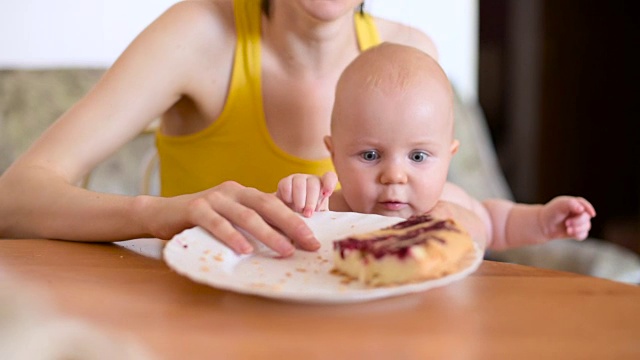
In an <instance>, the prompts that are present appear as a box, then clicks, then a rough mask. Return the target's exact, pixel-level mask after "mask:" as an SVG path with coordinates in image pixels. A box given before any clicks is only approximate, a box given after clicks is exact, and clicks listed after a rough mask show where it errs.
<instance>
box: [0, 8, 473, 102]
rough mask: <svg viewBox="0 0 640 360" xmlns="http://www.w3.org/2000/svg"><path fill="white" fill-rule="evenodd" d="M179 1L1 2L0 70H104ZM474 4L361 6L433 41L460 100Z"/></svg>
mask: <svg viewBox="0 0 640 360" xmlns="http://www.w3.org/2000/svg"><path fill="white" fill-rule="evenodd" d="M177 1H178V0H1V1H0V68H13V67H21V68H25V67H26V68H43V67H59V66H62V67H72V66H95V67H106V66H109V65H110V64H111V63H112V62H113V61H114V60H115V59H116V57H117V56H118V54H120V53H121V52H122V51H123V50H124V48H125V47H126V46H127V44H129V42H130V41H131V40H132V39H133V38H134V37H135V36H136V34H138V33H139V32H140V31H142V29H144V27H145V26H147V25H148V24H149V23H150V22H151V21H152V20H153V19H154V18H156V17H157V16H158V15H159V14H160V13H161V12H163V11H164V10H165V9H166V8H168V7H169V6H170V5H171V4H173V3H175V2H177ZM477 2H478V0H446V1H445V0H367V1H366V3H367V8H368V9H369V10H370V11H371V12H372V13H373V14H375V15H378V16H381V17H385V18H389V19H392V20H397V21H401V22H404V23H406V24H408V25H412V26H414V27H417V28H419V29H421V30H423V31H424V32H426V33H427V34H429V35H431V37H432V38H433V39H434V41H435V42H436V45H437V46H438V48H439V52H440V62H441V63H442V66H443V67H444V69H445V71H446V72H447V73H448V75H449V77H450V78H451V80H452V82H453V83H454V84H455V85H456V87H457V88H458V89H459V91H460V93H461V94H462V96H463V98H465V99H466V100H470V101H475V99H476V98H477V97H476V93H477V37H478V36H477V35H478V30H477V27H478V24H477V13H478V11H477Z"/></svg>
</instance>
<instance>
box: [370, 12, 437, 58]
mask: <svg viewBox="0 0 640 360" xmlns="http://www.w3.org/2000/svg"><path fill="white" fill-rule="evenodd" d="M374 19H375V23H376V27H377V28H378V32H379V33H380V39H381V40H382V41H388V42H394V43H398V44H403V45H409V46H414V47H417V48H418V49H421V50H422V51H424V52H426V53H427V54H429V55H431V56H432V57H433V58H435V59H436V60H437V59H438V49H437V47H436V45H435V43H434V42H433V40H432V39H431V37H430V36H429V35H427V34H425V33H424V32H422V31H421V30H419V29H416V28H414V27H411V26H408V25H404V24H401V23H399V22H396V21H391V20H386V19H382V18H379V17H374Z"/></svg>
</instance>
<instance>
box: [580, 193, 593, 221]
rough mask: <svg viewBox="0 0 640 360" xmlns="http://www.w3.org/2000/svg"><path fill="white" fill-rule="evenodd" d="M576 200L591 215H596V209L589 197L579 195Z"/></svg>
mask: <svg viewBox="0 0 640 360" xmlns="http://www.w3.org/2000/svg"><path fill="white" fill-rule="evenodd" d="M576 201H577V202H578V203H579V204H580V205H581V206H582V209H583V210H582V211H585V212H586V213H587V214H589V216H590V217H594V216H596V209H595V208H594V207H593V205H591V203H590V202H589V201H588V200H587V199H585V198H582V197H578V198H576Z"/></svg>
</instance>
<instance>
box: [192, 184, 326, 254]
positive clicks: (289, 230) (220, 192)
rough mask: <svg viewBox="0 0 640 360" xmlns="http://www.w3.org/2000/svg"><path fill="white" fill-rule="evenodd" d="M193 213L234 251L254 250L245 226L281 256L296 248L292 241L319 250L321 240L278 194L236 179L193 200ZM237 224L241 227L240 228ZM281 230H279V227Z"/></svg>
mask: <svg viewBox="0 0 640 360" xmlns="http://www.w3.org/2000/svg"><path fill="white" fill-rule="evenodd" d="M190 208H191V211H190V213H191V217H192V221H193V222H194V223H195V224H196V225H200V226H202V227H203V228H205V229H206V230H207V231H209V232H210V233H211V234H212V235H214V236H215V237H216V238H217V239H219V240H220V241H222V242H223V243H225V244H226V245H228V246H229V247H231V248H232V249H233V250H234V251H236V252H238V253H241V254H246V253H249V252H251V251H252V250H253V248H252V246H251V245H250V243H249V241H248V240H247V239H246V237H245V236H244V235H243V234H242V233H241V232H240V231H238V229H237V228H240V229H243V230H244V231H245V232H246V233H248V234H251V235H252V236H253V237H255V238H256V240H258V241H260V242H262V243H264V244H265V245H266V246H268V247H269V248H271V249H273V250H274V251H276V252H277V253H278V254H280V255H281V256H289V255H291V254H292V253H293V251H294V250H295V248H294V246H293V245H292V242H293V243H294V244H297V245H299V246H300V247H301V248H302V249H305V250H317V249H318V248H319V247H320V243H319V242H318V241H317V240H316V238H315V236H314V235H313V232H311V230H310V229H309V228H308V226H307V225H306V223H305V222H304V220H303V219H302V218H300V216H298V215H297V214H295V213H294V212H293V211H291V209H289V208H288V207H287V206H286V205H285V204H284V203H283V202H282V201H280V200H279V199H278V198H277V197H276V196H275V195H272V194H266V193H263V192H260V191H258V190H256V189H252V188H246V187H243V186H241V185H239V184H236V183H231V182H228V183H224V184H221V185H219V186H217V187H216V188H213V189H211V190H210V191H208V192H206V193H204V194H202V197H200V198H197V199H195V200H193V201H192V202H191V206H190ZM236 227H237V228H236ZM276 229H278V230H280V231H278V230H276Z"/></svg>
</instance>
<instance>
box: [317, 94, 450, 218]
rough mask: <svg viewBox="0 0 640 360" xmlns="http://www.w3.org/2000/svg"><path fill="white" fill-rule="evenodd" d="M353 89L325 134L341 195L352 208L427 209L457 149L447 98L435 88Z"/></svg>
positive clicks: (407, 212)
mask: <svg viewBox="0 0 640 360" xmlns="http://www.w3.org/2000/svg"><path fill="white" fill-rule="evenodd" d="M352 94H353V95H347V97H350V98H351V99H342V100H346V101H340V103H339V104H338V105H337V106H340V107H339V108H338V109H337V111H335V112H334V126H333V128H332V134H331V135H332V136H331V138H330V139H329V140H328V142H329V144H330V148H331V149H330V150H331V151H332V156H333V162H334V165H335V168H336V171H337V173H338V177H339V179H340V183H341V185H342V193H343V195H344V198H345V201H346V202H347V203H348V204H349V206H350V207H351V209H352V210H353V211H356V212H363V213H374V214H380V215H386V216H398V217H403V218H407V217H409V216H411V215H414V214H421V213H424V212H426V211H428V210H430V209H431V208H432V207H433V206H434V205H435V204H436V202H437V201H438V200H439V198H440V194H441V193H442V190H443V187H444V184H445V183H446V179H447V172H448V169H449V163H450V161H451V157H452V155H453V153H455V151H456V149H457V141H454V140H453V135H452V126H453V118H452V117H453V112H452V104H451V99H450V98H448V97H446V96H445V95H443V94H441V92H437V91H433V93H432V94H431V93H429V91H427V92H426V93H425V92H424V91H422V92H404V93H402V92H396V93H393V92H391V93H389V92H387V93H382V92H379V91H363V90H361V91H359V92H358V93H357V94H356V92H355V91H354V92H352ZM425 96H426V98H425Z"/></svg>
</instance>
